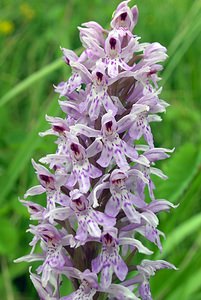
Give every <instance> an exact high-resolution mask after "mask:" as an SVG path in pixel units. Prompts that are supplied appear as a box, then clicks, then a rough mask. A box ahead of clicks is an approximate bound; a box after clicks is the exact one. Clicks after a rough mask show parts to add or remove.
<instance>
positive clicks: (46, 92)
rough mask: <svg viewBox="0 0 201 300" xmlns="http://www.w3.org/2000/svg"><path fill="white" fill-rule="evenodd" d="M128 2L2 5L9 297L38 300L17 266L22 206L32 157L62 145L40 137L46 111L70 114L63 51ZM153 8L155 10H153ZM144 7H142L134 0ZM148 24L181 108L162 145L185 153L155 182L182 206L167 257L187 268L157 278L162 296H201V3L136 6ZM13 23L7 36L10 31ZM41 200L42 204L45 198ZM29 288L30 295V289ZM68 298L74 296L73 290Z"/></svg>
mask: <svg viewBox="0 0 201 300" xmlns="http://www.w3.org/2000/svg"><path fill="white" fill-rule="evenodd" d="M119 2H120V1H117V0H114V1H106V0H95V1H91V2H90V5H89V2H88V1H87V0H84V1H81V0H67V1H66V0H60V1H53V0H49V1H39V0H36V1H32V0H27V1H23V0H15V1H14V0H1V10H0V46H1V52H0V62H1V70H2V72H1V74H0V82H1V88H0V119H1V126H0V137H1V138H0V175H1V177H0V178H1V181H0V204H1V206H0V255H1V258H0V268H1V275H0V292H1V299H5V300H18V299H21V300H25V299H29V300H33V299H36V297H37V296H36V294H35V292H34V289H33V287H32V286H31V284H30V282H29V279H27V276H28V275H27V273H28V265H26V264H19V265H15V264H13V262H12V261H13V259H14V258H16V257H19V256H21V255H25V254H27V253H28V252H29V250H30V249H29V248H28V246H27V245H28V243H29V241H30V236H29V235H28V234H25V230H26V229H27V227H28V223H29V220H28V214H27V212H26V209H25V208H24V207H22V206H21V205H20V203H19V202H18V196H20V197H21V198H23V194H24V192H25V191H26V189H27V188H29V187H30V186H31V185H33V184H34V183H36V179H35V177H34V171H33V169H32V167H31V163H30V159H31V157H34V158H35V159H36V160H37V159H38V158H39V157H41V156H42V155H44V154H46V153H51V151H52V149H54V144H53V142H54V139H52V138H44V139H41V138H40V137H38V132H39V131H43V130H44V129H46V128H47V125H46V122H45V121H44V116H45V114H46V113H47V114H49V115H53V116H57V115H59V114H61V112H60V110H59V107H58V104H57V95H55V94H54V93H53V88H52V85H53V84H57V83H58V82H60V81H62V80H64V79H66V78H67V76H68V74H69V69H68V68H67V67H65V66H64V64H62V61H61V58H60V57H61V53H60V50H59V46H60V45H61V46H63V47H66V48H71V49H79V47H80V42H79V38H78V31H77V29H76V27H77V26H78V25H80V24H81V23H83V22H86V21H89V20H94V21H97V22H100V23H101V24H102V25H103V26H109V20H110V16H111V14H112V12H113V10H114V9H115V7H116V5H117V4H118V3H119ZM145 2H146V3H145ZM132 3H133V4H134V1H133V2H132ZM136 4H137V5H138V7H139V11H140V17H139V22H138V24H137V26H136V29H135V31H136V34H138V35H140V36H142V41H143V42H145V41H147V42H154V41H159V42H160V43H162V44H163V45H165V46H166V47H168V54H169V59H168V61H167V63H166V65H165V69H164V71H163V73H162V74H161V77H163V81H162V83H161V84H164V91H163V94H162V97H163V99H165V100H167V101H168V102H169V103H170V104H171V106H170V108H168V110H167V114H165V115H164V116H162V117H163V119H164V121H163V123H161V124H160V123H157V124H153V131H154V136H155V143H156V145H157V146H158V147H171V148H173V147H176V149H175V152H174V153H173V154H172V157H171V158H170V159H168V160H166V161H163V162H161V164H160V167H161V168H162V169H163V171H164V172H165V173H166V174H167V175H168V176H169V179H168V180H167V181H164V182H163V181H161V180H158V178H153V179H154V182H155V184H156V195H157V197H158V198H166V199H168V200H170V201H172V202H174V203H175V204H176V203H180V205H179V207H178V208H177V209H175V210H172V211H171V212H170V214H163V215H162V216H161V217H160V219H161V225H160V226H161V230H163V231H164V232H165V233H166V235H167V239H166V240H165V241H163V242H164V243H163V245H164V252H163V254H159V253H156V255H155V256H154V258H157V259H160V258H164V259H167V260H169V261H170V262H172V263H174V264H175V265H176V266H177V267H178V271H176V272H174V271H169V270H165V271H161V272H158V274H157V275H156V277H155V278H153V280H152V290H153V293H154V295H155V296H154V299H159V300H162V299H165V300H177V299H179V298H181V299H184V300H190V299H195V300H196V299H197V300H198V299H201V296H200V295H201V286H200V284H201V281H200V276H201V273H200V270H201V257H200V251H201V242H200V241H201V232H200V225H201V224H200V223H201V215H200V213H201V204H200V203H201V202H200V200H201V184H200V183H201V174H200V168H201V154H200V153H201V151H200V150H201V146H200V145H201V134H200V128H201V118H200V113H201V104H200V103H201V102H200V95H201V85H200V81H201V60H200V47H201V40H200V39H199V36H200V31H201V2H200V0H195V1H192V0H185V1H184V0H178V1H174V0H167V1H160V3H159V1H156V0H149V1H140V0H136ZM2 21H6V22H7V24H8V26H7V29H6V30H7V31H5V30H4V32H3V31H2V27H1V26H2V25H1V24H2V23H1V22H2ZM37 201H39V202H40V198H38V200H37ZM24 286H25V288H23V287H24ZM64 289H65V290H64V291H63V293H64V294H65V293H66V292H67V291H70V290H71V286H70V285H69V283H66V284H65V285H64Z"/></svg>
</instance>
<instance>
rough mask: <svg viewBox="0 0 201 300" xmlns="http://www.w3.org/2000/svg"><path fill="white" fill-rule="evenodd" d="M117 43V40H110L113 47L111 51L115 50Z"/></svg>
mask: <svg viewBox="0 0 201 300" xmlns="http://www.w3.org/2000/svg"><path fill="white" fill-rule="evenodd" d="M116 43H117V41H116V39H115V38H111V39H110V47H111V49H114V50H115V46H116Z"/></svg>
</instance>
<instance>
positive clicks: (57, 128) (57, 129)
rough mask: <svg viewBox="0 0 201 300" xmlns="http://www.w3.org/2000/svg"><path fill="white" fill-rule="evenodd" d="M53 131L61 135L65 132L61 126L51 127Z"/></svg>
mask: <svg viewBox="0 0 201 300" xmlns="http://www.w3.org/2000/svg"><path fill="white" fill-rule="evenodd" d="M52 128H53V130H54V131H56V132H58V133H62V132H64V131H65V128H63V127H61V126H58V125H53V127H52Z"/></svg>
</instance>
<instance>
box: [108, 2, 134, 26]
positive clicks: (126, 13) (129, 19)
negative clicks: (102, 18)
mask: <svg viewBox="0 0 201 300" xmlns="http://www.w3.org/2000/svg"><path fill="white" fill-rule="evenodd" d="M129 2H130V0H127V1H123V2H121V3H120V4H119V5H118V7H117V9H116V10H115V11H114V13H113V18H112V21H111V23H110V25H111V27H112V28H113V29H119V28H124V29H127V30H129V31H132V30H133V28H134V27H135V25H136V24H137V21H138V8H137V6H136V5H134V6H133V7H132V8H130V7H128V3H129Z"/></svg>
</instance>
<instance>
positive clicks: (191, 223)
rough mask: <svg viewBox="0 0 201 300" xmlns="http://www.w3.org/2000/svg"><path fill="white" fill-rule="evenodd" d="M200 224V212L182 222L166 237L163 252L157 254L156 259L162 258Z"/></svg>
mask: <svg viewBox="0 0 201 300" xmlns="http://www.w3.org/2000/svg"><path fill="white" fill-rule="evenodd" d="M200 226H201V213H200V214H197V215H195V216H194V217H192V218H191V219H190V220H187V221H186V222H184V223H183V224H182V225H180V226H179V227H178V228H177V229H175V230H174V231H173V232H172V233H171V234H170V235H169V236H168V237H167V239H166V241H165V243H164V246H163V252H162V253H161V254H159V255H157V257H156V259H162V258H164V257H165V256H167V255H168V254H169V253H171V252H172V251H174V249H175V247H177V246H178V245H179V244H180V243H181V242H182V241H183V240H184V239H186V238H187V237H188V236H189V235H190V234H193V233H194V232H195V231H196V230H198V229H199V228H200Z"/></svg>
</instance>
